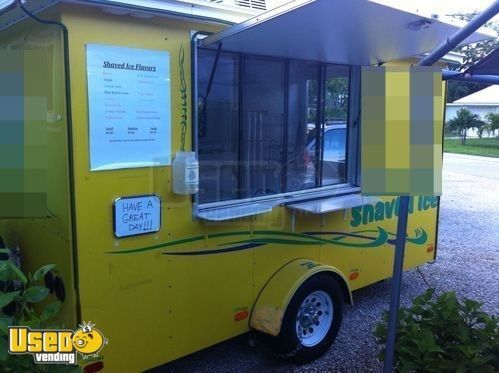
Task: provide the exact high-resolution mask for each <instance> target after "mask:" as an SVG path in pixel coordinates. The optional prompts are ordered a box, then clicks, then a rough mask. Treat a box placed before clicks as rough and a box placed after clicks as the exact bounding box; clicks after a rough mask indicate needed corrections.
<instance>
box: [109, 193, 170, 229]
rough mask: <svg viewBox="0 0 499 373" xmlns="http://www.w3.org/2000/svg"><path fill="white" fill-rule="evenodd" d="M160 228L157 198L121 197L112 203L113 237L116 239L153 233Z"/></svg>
mask: <svg viewBox="0 0 499 373" xmlns="http://www.w3.org/2000/svg"><path fill="white" fill-rule="evenodd" d="M160 227H161V200H160V198H159V197H158V196H155V195H150V196H138V197H122V198H118V199H116V200H115V201H114V235H115V236H116V237H118V238H120V237H127V236H137V235H139V234H146V233H153V232H157V231H159V228H160Z"/></svg>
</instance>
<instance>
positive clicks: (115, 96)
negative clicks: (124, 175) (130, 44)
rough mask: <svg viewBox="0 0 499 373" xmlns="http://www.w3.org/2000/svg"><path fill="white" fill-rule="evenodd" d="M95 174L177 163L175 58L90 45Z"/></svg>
mask: <svg viewBox="0 0 499 373" xmlns="http://www.w3.org/2000/svg"><path fill="white" fill-rule="evenodd" d="M87 82H88V116H89V132H90V170H92V171H101V170H114V169H120V168H133V167H150V166H161V165H169V164H171V103H170V89H171V87H170V54H169V53H168V52H165V51H155V50H148V49H135V48H123V47H116V46H109V45H99V44H87Z"/></svg>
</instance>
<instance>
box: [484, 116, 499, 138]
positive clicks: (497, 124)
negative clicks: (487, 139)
mask: <svg viewBox="0 0 499 373" xmlns="http://www.w3.org/2000/svg"><path fill="white" fill-rule="evenodd" d="M485 121H486V123H487V125H486V128H485V129H486V130H487V132H488V133H489V135H490V134H493V135H494V134H495V131H497V130H499V113H488V114H487V115H485Z"/></svg>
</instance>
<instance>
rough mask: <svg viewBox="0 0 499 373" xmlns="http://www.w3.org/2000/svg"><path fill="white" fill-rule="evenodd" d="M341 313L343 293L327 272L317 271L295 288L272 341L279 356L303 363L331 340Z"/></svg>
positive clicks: (319, 353)
mask: <svg viewBox="0 0 499 373" xmlns="http://www.w3.org/2000/svg"><path fill="white" fill-rule="evenodd" d="M342 316H343V295H342V292H341V289H340V286H339V284H338V282H337V281H336V280H335V279H334V278H333V277H331V276H329V275H327V274H324V273H321V274H317V275H315V276H313V277H311V278H310V279H308V280H307V281H306V282H305V283H303V284H302V285H301V286H300V287H299V288H298V290H297V291H296V292H295V294H294V295H293V297H292V298H291V301H290V303H289V305H288V308H287V309H286V312H285V314H284V319H283V323H282V327H281V332H280V334H279V335H278V336H277V337H274V338H272V339H273V341H272V345H273V347H274V349H275V350H276V352H278V353H279V354H280V355H281V356H283V357H286V358H290V359H291V360H293V361H295V362H297V363H301V364H303V363H307V362H310V361H312V360H314V359H316V358H318V357H319V356H321V355H323V354H324V353H325V352H326V351H327V350H328V349H329V348H330V347H331V345H332V344H333V342H334V340H335V338H336V335H337V334H338V331H339V330H340V326H341V320H342Z"/></svg>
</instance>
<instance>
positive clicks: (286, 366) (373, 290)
mask: <svg viewBox="0 0 499 373" xmlns="http://www.w3.org/2000/svg"><path fill="white" fill-rule="evenodd" d="M445 157H446V161H447V162H450V160H452V161H455V160H456V159H455V158H452V159H451V157H453V156H452V155H447V154H446V155H445ZM466 160H467V161H469V162H473V161H477V162H480V158H477V157H468V158H467V159H466ZM491 162H492V161H491ZM481 165H482V166H483V164H481ZM490 165H492V166H493V167H496V166H497V168H496V174H495V175H497V177H495V175H492V176H491V175H490V173H487V177H480V176H472V175H470V174H469V173H468V174H467V173H466V171H463V172H464V173H461V171H459V169H457V170H456V168H455V167H450V165H449V167H446V166H445V161H444V175H443V182H444V184H443V187H444V195H443V197H442V201H441V210H440V232H439V245H438V255H437V261H436V262H435V263H434V264H428V265H425V266H423V267H421V271H422V273H423V274H424V276H425V277H426V279H427V281H428V282H429V283H430V284H431V286H433V287H436V289H437V291H439V292H441V291H448V290H454V291H456V292H457V294H458V295H459V296H460V297H467V298H471V299H475V300H477V301H480V302H483V303H484V309H485V310H486V311H488V312H492V313H496V314H497V313H499V295H498V289H499V228H498V227H499V193H498V191H499V159H498V160H497V162H496V161H494V162H492V163H490ZM425 289H426V285H425V283H424V282H423V280H422V278H421V275H420V274H419V273H418V271H417V270H411V271H408V272H405V273H404V279H403V286H402V292H401V304H402V305H409V304H410V302H411V300H412V299H413V298H414V297H415V296H417V295H419V294H421V293H422V292H424V291H425ZM389 294H390V286H389V281H382V282H379V283H377V284H374V285H371V286H369V287H367V288H364V289H361V290H358V291H356V292H354V302H355V305H354V306H347V307H346V309H345V314H344V318H343V325H342V327H341V330H340V333H339V334H338V337H337V339H336V341H335V343H334V345H333V347H332V348H331V349H330V351H329V352H328V353H327V354H326V355H325V356H323V357H322V358H321V359H319V360H317V361H315V362H313V363H311V364H307V365H301V366H298V365H293V364H291V363H289V362H286V361H283V360H280V359H277V358H274V357H273V356H272V355H271V354H269V353H267V352H266V351H264V350H262V348H261V347H259V346H257V347H256V348H252V347H249V346H248V336H247V335H244V336H240V337H237V338H234V339H232V340H230V341H226V342H223V343H220V344H218V345H216V346H213V347H210V348H208V349H206V350H203V351H200V352H198V353H196V354H193V355H190V356H188V357H185V358H182V359H179V360H177V361H174V362H172V363H170V364H167V365H165V366H163V367H162V368H160V369H156V372H157V373H159V372H288V371H295V372H307V371H317V372H318V371H320V372H322V371H334V372H380V371H381V370H382V365H381V364H380V363H379V362H378V360H377V354H378V345H377V343H376V341H375V339H374V337H373V335H372V331H373V329H374V327H375V325H376V324H377V323H378V321H379V320H380V319H381V315H382V313H383V310H385V309H388V301H389Z"/></svg>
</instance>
